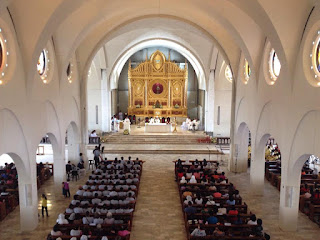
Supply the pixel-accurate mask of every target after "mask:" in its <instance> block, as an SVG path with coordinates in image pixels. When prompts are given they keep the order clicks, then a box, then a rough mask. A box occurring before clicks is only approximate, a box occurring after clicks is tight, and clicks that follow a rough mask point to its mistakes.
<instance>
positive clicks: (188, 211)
mask: <svg viewBox="0 0 320 240" xmlns="http://www.w3.org/2000/svg"><path fill="white" fill-rule="evenodd" d="M184 212H185V213H186V214H195V213H196V212H197V209H196V208H195V207H192V202H188V206H187V207H186V208H185V209H184Z"/></svg>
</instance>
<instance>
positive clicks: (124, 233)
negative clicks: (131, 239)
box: [118, 226, 130, 237]
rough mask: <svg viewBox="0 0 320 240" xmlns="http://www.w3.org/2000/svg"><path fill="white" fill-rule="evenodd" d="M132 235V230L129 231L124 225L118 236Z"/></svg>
mask: <svg viewBox="0 0 320 240" xmlns="http://www.w3.org/2000/svg"><path fill="white" fill-rule="evenodd" d="M128 235H130V231H128V230H127V229H126V228H125V227H124V226H122V227H121V230H120V231H118V236H120V237H126V236H128Z"/></svg>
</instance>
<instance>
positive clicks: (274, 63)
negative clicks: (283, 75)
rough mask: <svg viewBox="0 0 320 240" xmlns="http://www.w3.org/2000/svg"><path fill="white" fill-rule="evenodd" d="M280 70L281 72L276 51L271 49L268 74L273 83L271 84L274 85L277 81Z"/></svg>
mask: <svg viewBox="0 0 320 240" xmlns="http://www.w3.org/2000/svg"><path fill="white" fill-rule="evenodd" d="M280 70H281V64H280V60H279V58H278V55H277V53H276V51H275V50H274V49H272V50H271V52H270V59H269V72H270V77H271V79H272V81H273V82H271V84H274V82H275V81H276V80H277V79H278V77H279V75H280Z"/></svg>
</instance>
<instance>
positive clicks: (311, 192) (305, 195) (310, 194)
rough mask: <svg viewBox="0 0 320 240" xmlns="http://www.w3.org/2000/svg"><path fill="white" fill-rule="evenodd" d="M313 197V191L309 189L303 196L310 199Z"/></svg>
mask: <svg viewBox="0 0 320 240" xmlns="http://www.w3.org/2000/svg"><path fill="white" fill-rule="evenodd" d="M312 195H313V189H312V188H311V189H308V190H307V192H306V193H305V194H303V197H304V198H307V199H309V198H311V197H312Z"/></svg>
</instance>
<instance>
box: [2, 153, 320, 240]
mask: <svg viewBox="0 0 320 240" xmlns="http://www.w3.org/2000/svg"><path fill="white" fill-rule="evenodd" d="M120 156H124V157H125V158H127V157H128V155H111V154H110V155H108V156H106V157H108V159H113V158H115V157H120ZM130 156H131V157H132V158H133V159H135V158H136V157H139V159H141V160H144V161H145V164H144V166H143V174H142V177H141V185H140V191H139V197H138V199H137V204H136V209H135V213H134V218H133V227H132V232H131V238H130V239H131V240H140V239H156V240H158V239H159V240H162V239H177V240H180V239H181V240H182V239H186V235H185V233H186V231H185V227H184V221H183V216H182V211H181V203H180V199H179V193H178V188H177V183H176V182H175V181H174V165H173V163H172V161H173V160H176V159H178V158H181V159H187V158H189V159H195V158H198V159H203V158H208V155H200V154H197V155H182V154H181V155H174V154H172V155H169V154H162V155H161V154H139V155H130ZM225 172H226V176H227V177H228V179H229V181H231V182H233V183H235V186H236V187H237V189H239V191H240V194H241V196H242V198H243V201H244V202H246V203H247V204H248V207H249V211H252V212H254V213H255V214H256V215H257V217H258V218H261V219H262V220H263V227H264V230H265V231H266V232H267V233H268V234H270V235H271V239H279V240H280V239H281V240H286V239H288V240H289V239H294V240H295V239H317V237H318V231H319V230H318V229H319V228H318V226H317V225H316V224H315V223H312V222H311V221H310V220H309V219H308V218H307V217H306V216H305V215H304V214H301V213H299V222H298V223H299V224H298V232H292V233H290V232H283V231H281V230H280V228H279V226H278V218H279V209H278V208H279V192H278V190H277V189H276V188H274V187H273V186H272V185H271V184H269V183H268V182H267V181H265V184H264V196H263V197H261V196H256V195H255V194H252V193H251V192H250V189H249V187H248V186H249V181H250V180H249V179H250V175H249V173H238V174H234V173H231V172H228V171H225ZM87 179H88V174H87V175H86V176H85V177H83V178H81V179H80V180H79V181H71V182H70V188H71V195H73V194H74V193H75V191H76V189H77V188H78V187H79V186H80V185H82V184H84V183H85V181H86V180H87ZM41 193H46V194H47V196H48V200H50V202H51V204H52V205H51V206H49V218H46V217H44V218H42V217H40V218H39V226H38V227H37V229H36V230H35V231H32V232H31V233H24V234H20V233H19V229H20V226H19V208H16V209H15V210H14V211H13V212H12V213H10V214H9V215H8V216H7V218H6V219H5V221H2V222H0V228H1V231H0V239H5V240H6V239H11V236H12V235H13V234H14V235H15V239H17V240H31V239H45V237H46V236H47V235H48V233H50V231H51V230H52V227H53V225H54V223H55V221H56V219H57V217H58V214H59V213H61V212H63V211H64V210H65V209H66V207H67V206H68V205H69V203H70V199H69V198H67V199H65V198H64V197H63V196H62V194H61V188H60V185H59V186H55V185H54V183H53V180H52V179H50V180H48V181H47V182H46V183H45V184H44V185H43V186H42V187H41V188H40V189H39V199H40V194H41ZM50 194H51V195H50ZM39 213H40V210H39ZM40 215H41V213H40Z"/></svg>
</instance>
